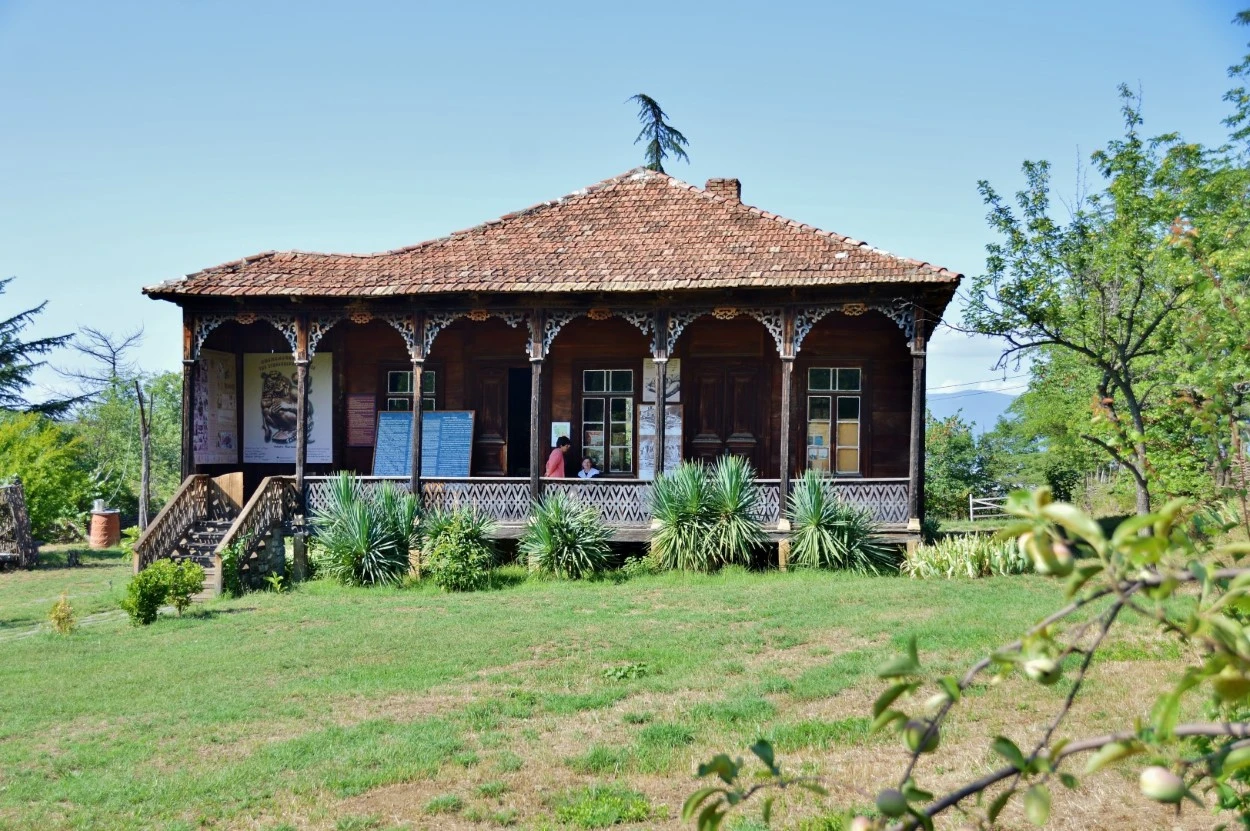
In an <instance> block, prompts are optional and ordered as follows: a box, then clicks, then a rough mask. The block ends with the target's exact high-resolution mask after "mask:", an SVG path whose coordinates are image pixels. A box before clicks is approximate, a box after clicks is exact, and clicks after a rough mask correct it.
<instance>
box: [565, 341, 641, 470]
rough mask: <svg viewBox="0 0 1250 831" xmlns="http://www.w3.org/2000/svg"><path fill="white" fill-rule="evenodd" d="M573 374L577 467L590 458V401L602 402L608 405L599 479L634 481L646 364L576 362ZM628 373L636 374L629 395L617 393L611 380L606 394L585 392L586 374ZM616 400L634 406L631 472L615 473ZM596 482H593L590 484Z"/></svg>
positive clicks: (631, 409) (631, 426)
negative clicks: (613, 412)
mask: <svg viewBox="0 0 1250 831" xmlns="http://www.w3.org/2000/svg"><path fill="white" fill-rule="evenodd" d="M572 370H573V378H572V381H573V384H572V386H573V402H572V403H573V424H574V429H573V438H575V439H577V442H576V443H575V444H574V449H575V450H576V451H577V454H578V456H577V464H576V466H577V467H580V466H581V460H582V458H583V457H584V456H586V444H585V438H586V421H585V416H586V405H585V401H586V399H587V398H599V399H602V400H603V402H604V404H603V407H604V411H603V414H604V420H603V422H601V423H602V424H603V425H604V427H603V434H604V435H603V457H602V458H599V459H598V460H597V466H598V468H599V471H600V473H599V475H598V476H596V477H595V479H603V478H613V479H634V478H637V476H638V408H639V407H640V406H641V401H642V388H641V387H642V361H641V360H639V361H637V362H632V361H610V360H609V361H575V362H573V365H572ZM622 370H628V371H629V372H631V373H633V376H632V378H633V384H632V386H631V388H630V391H629V392H628V393H626V392H623V391H622V392H613V391H612V390H611V389H610V388H611V386H612V382H611V378H610V376H609V377H608V378H606V379H605V383H604V386H605V387H608V389H605V390H604V391H603V392H601V393H600V392H586V390H585V384H586V382H585V373H586V372H596V371H605V372H613V371H617V372H619V371H622ZM613 398H627V399H629V402H630V413H629V421H628V425H629V458H630V468H629V470H628V471H620V470H616V471H614V470H612V469H611V452H612V438H611V427H610V425H611V424H612V419H611V406H612V404H611V401H612V399H613ZM588 481H593V480H588Z"/></svg>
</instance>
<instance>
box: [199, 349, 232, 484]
mask: <svg viewBox="0 0 1250 831" xmlns="http://www.w3.org/2000/svg"><path fill="white" fill-rule="evenodd" d="M238 395H239V379H238V372H236V366H235V356H234V355H233V354H232V353H230V352H216V351H213V350H211V349H202V350H200V359H199V361H198V363H197V364H196V368H195V404H194V408H193V412H192V433H191V436H192V438H191V445H192V448H193V449H194V451H195V463H196V464H197V465H237V464H238V463H239V400H238Z"/></svg>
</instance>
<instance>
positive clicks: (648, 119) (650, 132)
mask: <svg viewBox="0 0 1250 831" xmlns="http://www.w3.org/2000/svg"><path fill="white" fill-rule="evenodd" d="M629 100H630V101H635V102H637V104H638V121H640V122H641V123H642V129H641V130H639V131H638V137H637V138H636V139H634V144H637V143H638V142H640V141H644V140H645V141H646V145H645V155H646V159H647V164H646V167H647V169H648V170H656V171H659V172H660V173H663V172H664V160H665V159H666V158H668V157H669V155H672V156H673V157H674V158H678V159H681V160H682V161H684V162H686V163H689V162H690V157H689V156H687V155H686V147H687V146H688V145H689V144H690V142H689V141H687V140H686V137H685V136H683V135H682V134H681V131H680V130H678V129H677V128H676V127H674V126H673V125H671V124H669V123H668V122H667V121H665V120H664V119H666V118H668V114H667V113H665V112H664V110H663V109H662V108H661V107H660V105H659V104H658V103H657V102H656V100H655V99H654V98H652V97H651V96H649V95H643V94H642V93H638V94H637V95H635V96H632V97H631V98H629Z"/></svg>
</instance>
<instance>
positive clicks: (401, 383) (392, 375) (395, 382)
mask: <svg viewBox="0 0 1250 831" xmlns="http://www.w3.org/2000/svg"><path fill="white" fill-rule="evenodd" d="M386 391H387V392H389V393H397V392H412V373H411V372H388V373H386Z"/></svg>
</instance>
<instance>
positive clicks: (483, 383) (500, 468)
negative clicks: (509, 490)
mask: <svg viewBox="0 0 1250 831" xmlns="http://www.w3.org/2000/svg"><path fill="white" fill-rule="evenodd" d="M473 375H474V376H475V377H474V378H473V379H472V380H471V381H470V385H471V389H472V399H471V400H472V402H473V404H472V406H473V409H474V410H476V411H477V414H476V415H475V416H474V425H473V427H474V430H473V467H472V472H473V475H474V476H503V474H504V471H505V470H507V462H508V460H507V447H508V370H507V368H506V367H502V366H482V365H479V366H476V367H474V368H473Z"/></svg>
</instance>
